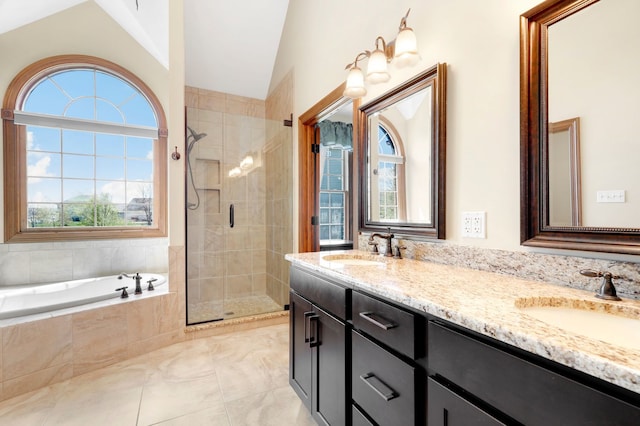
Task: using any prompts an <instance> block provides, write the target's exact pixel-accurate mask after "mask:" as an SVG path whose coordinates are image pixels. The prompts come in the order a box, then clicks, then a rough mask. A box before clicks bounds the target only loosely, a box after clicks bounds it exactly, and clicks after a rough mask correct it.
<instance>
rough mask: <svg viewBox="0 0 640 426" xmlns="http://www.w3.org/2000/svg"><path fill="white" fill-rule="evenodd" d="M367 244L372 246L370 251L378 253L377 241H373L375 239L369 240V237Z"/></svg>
mask: <svg viewBox="0 0 640 426" xmlns="http://www.w3.org/2000/svg"><path fill="white" fill-rule="evenodd" d="M368 244H369V245H370V246H372V247H371V252H372V253H378V243H377V242H375V241H373V240H371V239H370V240H369V243H368Z"/></svg>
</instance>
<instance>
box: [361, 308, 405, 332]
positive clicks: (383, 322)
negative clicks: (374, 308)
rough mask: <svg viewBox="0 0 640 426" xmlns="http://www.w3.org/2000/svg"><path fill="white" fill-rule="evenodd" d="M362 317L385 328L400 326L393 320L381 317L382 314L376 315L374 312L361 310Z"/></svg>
mask: <svg viewBox="0 0 640 426" xmlns="http://www.w3.org/2000/svg"><path fill="white" fill-rule="evenodd" d="M360 317H361V318H364V319H366V320H367V321H369V322H370V323H371V324H373V325H375V326H376V327H380V328H381V329H383V330H389V329H391V328H396V327H397V326H398V324H395V323H393V322H392V321H389V320H388V319H386V318H383V317H381V316H380V315H376V314H375V313H373V312H360Z"/></svg>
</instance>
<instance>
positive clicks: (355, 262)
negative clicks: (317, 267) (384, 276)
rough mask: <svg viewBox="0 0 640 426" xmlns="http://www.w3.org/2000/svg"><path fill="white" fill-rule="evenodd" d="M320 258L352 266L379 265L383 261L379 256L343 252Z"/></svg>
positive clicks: (382, 263)
mask: <svg viewBox="0 0 640 426" xmlns="http://www.w3.org/2000/svg"><path fill="white" fill-rule="evenodd" d="M322 260H325V261H327V262H332V263H339V264H341V265H352V266H381V265H384V262H382V261H381V260H380V256H374V255H366V254H359V253H343V254H328V255H326V256H322Z"/></svg>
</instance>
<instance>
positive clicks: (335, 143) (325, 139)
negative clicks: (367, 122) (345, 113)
mask: <svg viewBox="0 0 640 426" xmlns="http://www.w3.org/2000/svg"><path fill="white" fill-rule="evenodd" d="M317 126H318V128H319V129H320V145H322V146H324V147H327V148H328V147H331V148H337V147H342V149H345V150H347V151H352V150H353V125H352V124H349V123H343V122H333V121H329V120H325V121H321V122H320V123H318V124H317Z"/></svg>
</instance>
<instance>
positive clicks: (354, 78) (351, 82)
mask: <svg viewBox="0 0 640 426" xmlns="http://www.w3.org/2000/svg"><path fill="white" fill-rule="evenodd" d="M366 94H367V89H365V87H364V75H363V74H362V70H361V69H360V68H358V67H357V66H354V67H352V68H351V69H350V70H349V74H348V75H347V85H346V87H345V89H344V93H343V95H344V96H346V97H347V98H351V99H356V98H361V97H362V96H364V95H366Z"/></svg>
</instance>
